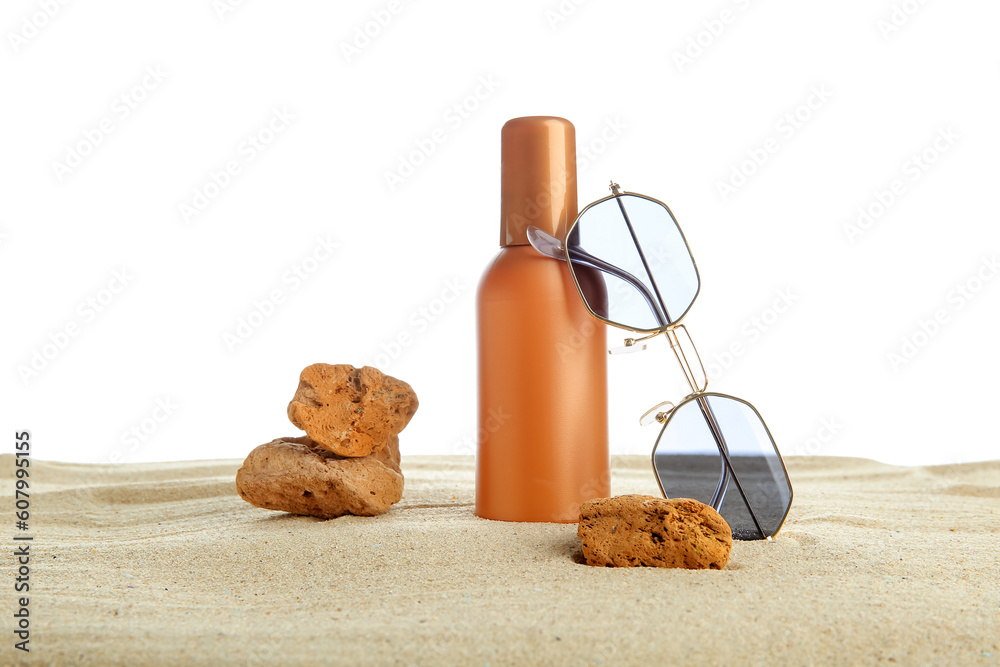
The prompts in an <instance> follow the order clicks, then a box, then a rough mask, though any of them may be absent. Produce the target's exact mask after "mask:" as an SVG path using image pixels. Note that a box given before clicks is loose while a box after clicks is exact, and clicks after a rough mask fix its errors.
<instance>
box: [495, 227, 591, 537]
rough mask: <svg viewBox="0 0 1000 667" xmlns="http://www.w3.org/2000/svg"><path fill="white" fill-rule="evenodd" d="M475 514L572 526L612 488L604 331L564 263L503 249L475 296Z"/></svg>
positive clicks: (525, 248) (521, 249) (527, 249)
mask: <svg viewBox="0 0 1000 667" xmlns="http://www.w3.org/2000/svg"><path fill="white" fill-rule="evenodd" d="M476 306H477V336H478V363H479V368H478V371H479V441H478V456H477V459H476V514H477V516H480V517H483V518H487V519H498V520H503V521H544V522H558V523H573V522H576V521H578V520H579V515H580V504H581V503H583V502H584V501H586V500H590V499H592V498H597V497H607V496H608V495H609V492H610V470H609V461H608V420H607V347H606V335H605V327H604V325H603V324H601V323H600V322H599V321H598V320H596V319H595V318H594V317H593V316H592V315H590V313H589V312H587V309H586V307H585V306H584V304H583V302H582V300H581V298H580V295H579V294H578V293H577V290H576V286H575V285H574V283H573V278H572V276H571V275H570V273H569V268H568V267H567V266H566V263H565V262H560V261H557V260H553V259H551V258H547V257H544V256H542V255H540V254H538V253H537V252H536V251H535V250H534V249H533V248H532V247H531V246H530V245H511V246H508V247H504V248H502V249H501V251H500V254H499V255H497V257H496V259H495V260H494V261H493V263H492V264H491V265H490V266H489V268H487V270H486V273H485V274H484V275H483V278H482V281H481V282H480V285H479V290H478V294H477V304H476Z"/></svg>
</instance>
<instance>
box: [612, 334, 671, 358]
mask: <svg viewBox="0 0 1000 667" xmlns="http://www.w3.org/2000/svg"><path fill="white" fill-rule="evenodd" d="M659 335H660V332H656V333H651V334H649V335H648V336H643V337H642V338H626V339H625V344H624V345H622V346H621V347H613V348H611V349H610V350H608V354H629V353H631V352H642V351H643V350H645V349H646V344H645V343H643V341H644V340H649V339H650V338H653V337H655V336H659ZM636 343H642V345H636Z"/></svg>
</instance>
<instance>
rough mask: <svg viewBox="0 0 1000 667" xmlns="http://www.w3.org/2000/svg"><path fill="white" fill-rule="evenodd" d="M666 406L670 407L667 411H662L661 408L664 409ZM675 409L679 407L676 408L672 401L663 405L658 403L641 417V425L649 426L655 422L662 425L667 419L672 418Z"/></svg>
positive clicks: (664, 402)
mask: <svg viewBox="0 0 1000 667" xmlns="http://www.w3.org/2000/svg"><path fill="white" fill-rule="evenodd" d="M665 405H669V406H670V407H668V408H667V409H666V410H661V409H660V408H662V407H663V406H665ZM675 407H677V406H675V405H674V404H673V403H672V402H671V401H663V402H662V403H658V404H656V405H654V406H653V407H651V408H650V409H649V410H646V412H644V413H643V415H642V416H641V417H639V425H640V426H649V425H650V424H652V423H653V422H659V423H660V424H662V423H663V422H665V421H667V417H669V416H670V413H671V412H672V411H673V409H674V408H675Z"/></svg>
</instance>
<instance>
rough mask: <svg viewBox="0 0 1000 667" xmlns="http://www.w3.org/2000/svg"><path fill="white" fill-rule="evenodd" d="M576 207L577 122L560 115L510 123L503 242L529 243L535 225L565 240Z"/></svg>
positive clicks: (505, 144)
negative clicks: (529, 234)
mask: <svg viewBox="0 0 1000 667" xmlns="http://www.w3.org/2000/svg"><path fill="white" fill-rule="evenodd" d="M576 206H577V203H576V129H575V128H574V127H573V123H571V122H569V121H568V120H566V119H565V118H557V117H555V116H525V117H523V118H512V119H511V120H509V121H507V122H506V123H505V124H504V126H503V130H501V132H500V245H501V246H510V245H527V243H528V235H527V231H528V227H529V226H531V225H534V226H535V227H538V228H539V229H541V230H542V231H545V232H548V233H549V234H552V235H553V236H555V237H557V238H558V239H559V240H561V241H562V240H565V238H566V228H567V227H568V226H569V225H570V224H571V223H572V222H573V220H575V219H576V214H577V210H576Z"/></svg>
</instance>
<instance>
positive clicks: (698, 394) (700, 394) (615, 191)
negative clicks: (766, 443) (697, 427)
mask: <svg viewBox="0 0 1000 667" xmlns="http://www.w3.org/2000/svg"><path fill="white" fill-rule="evenodd" d="M610 189H611V193H612V194H610V195H608V196H607V197H602V198H601V199H598V200H596V201H594V202H591V203H590V204H588V205H587V206H585V207H584V208H583V209H582V210H581V211H580V212H579V214H578V215H577V216H576V219H575V220H574V221H573V224H572V225H570V227H569V228H568V229H567V230H566V239H567V242H563V243H561V250H562V252H563V255H564V256H565V261H566V264H567V266H568V267H569V269H570V275H571V276H573V284H574V285H576V290H577V292H578V293H579V295H580V298H581V299H582V300H583V303H584V306H586V308H587V311H588V312H589V313H590V314H591V315H593V316H594V317H596V318H597V319H598V320H600V321H602V322H604V323H605V324H609V325H611V326H613V327H616V328H618V329H624V330H626V331H632V332H634V333H642V334H645V335H644V336H642V337H640V338H626V339H625V347H626V348H629V347H633V346H634V345H636V344H637V343H640V342H642V341H646V340H649V339H652V338H654V337H656V336H659V335H661V334H663V335H665V336H666V337H667V340H668V341H669V343H670V349H671V350H673V353H674V356H675V357H676V358H677V362H678V363H679V364H680V366H681V370H682V372H683V373H684V379H685V380H686V381H687V383H688V386H690V387H691V393H690V394H688V395H687V396H685V397H684V398H683V399H682V400H681V402H680V403H678V404H677V405H674V404H673V403H672V402H670V401H665V402H663V403H660V404H658V405H656V406H654V407H653V408H651V409H649V410H647V411H646V412H645V413H644V414H643V415H642V417H640V424H646V423H649V422H647V421H645V420H646V419H647V418H648V417H649V416H650V415H652V416H653V418H654V419H655V421H657V422H659V423H661V424H663V428H662V429H660V434H659V435H658V436H657V438H656V443H655V444H654V445H653V451H652V453H651V454H650V463H651V464H652V466H653V476H654V477H655V478H656V484H657V486H658V487H659V488H660V493H662V494H663V496H664V497H665V498H666V497H668V496H667V492H666V490H664V488H663V483H662V482H661V481H660V475H659V472H658V471H657V469H656V449H657V447H658V446H659V444H660V440H661V439H662V438H663V434H664V433H665V432H666V430H667V426H669V425H670V421H671V419H672V418H673V416H674V415H675V414H676V413H677V410H678V409H679V408H680V407H681V406H683V405H686V404H687V403H690V402H691V401H697V400H699V399H701V400H702V402H703V404H704V405H703V407H705V406H707V401H704V398H705V397H708V396H718V397H721V398H727V399H732V400H735V401H738V402H740V403H743V404H744V405H746V406H748V407H749V408H750V409H751V410H752V411H753V413H754V414H755V415H756V416H757V419H759V420H760V423H761V425H762V426H763V427H764V431H765V432H766V433H767V437H768V439H769V440H770V442H771V446H772V447H773V449H774V453H775V455H776V456H777V458H778V462H779V463H780V464H781V470H782V473H783V474H784V477H785V480H786V482H787V483H788V494H789V497H788V505H787V506H786V507H785V514H784V516H782V518H781V521H780V522H779V523H778V526H777V527H776V528H775V529H774V531H773V532H771V533H770V534H769V535H765V531H764V530H763V528H762V527H761V526H760V523H759V521H758V519H757V517H756V513H755V512H754V511H753V509H752V507H751V506H750V501H749V499H748V498H747V495H746V493H745V492H744V490H743V486H742V484H741V483H740V481H739V478H738V477H737V476H736V474H735V472H734V471H733V468H732V461H730V459H729V455H728V452H726V451H725V449H724V448H723V447H722V446H721V445H720V447H719V453H720V454H721V455H722V458H723V460H724V464H725V467H726V469H728V473H727V475H726V478H725V480H728V478H729V477H730V476H731V477H732V479H733V481H734V482H735V483H736V485H737V488H738V489H739V492H740V495H741V496H742V497H743V501H744V503H745V504H746V505H747V509H748V511H749V513H750V515H751V517H752V519H753V521H754V523H755V524H756V527H757V530H758V532H759V533H760V534H761V535H762V536H763V537H764V538H765V539H767V540H770V539H772V537H773V536H774V535H777V534H778V532H779V531H780V530H781V527H782V526H783V525H784V522H785V519H786V518H787V517H788V512H789V511H790V510H791V506H792V501H793V499H794V490H793V489H792V483H791V479H790V478H789V477H788V469H787V468H786V467H785V462H784V459H782V458H781V452H780V451H778V446H777V444H776V443H775V442H774V436H772V435H771V430H770V429H769V428H768V427H767V423H766V422H765V421H764V418H763V417H761V415H760V412H759V411H758V410H757V408H755V407H754V406H753V404H751V403H750V402H748V401H745V400H743V399H742V398H737V397H736V396H730V395H728V394H720V393H716V392H709V391H708V374H707V373H706V372H705V365H704V363H703V362H702V360H701V354H700V353H699V352H698V348H697V346H696V345H695V344H694V340H693V339H692V338H691V334H690V333H689V332H688V330H687V327H686V326H684V324H682V323H681V320H682V319H683V318H684V317H685V316H686V315H687V314H688V312H690V310H691V307H692V306H694V302H695V301H696V300H697V299H698V295H699V294H700V293H701V274H700V273H699V272H698V264H697V263H696V262H695V259H694V255H693V254H692V253H691V246H690V245H689V244H688V241H687V237H686V236H685V235H684V230H683V229H681V226H680V224H678V222H677V218H676V217H674V213H673V211H671V210H670V207H669V206H667V205H666V204H665V203H663V202H662V201H660V200H658V199H654V198H653V197H648V196H646V195H641V194H638V193H635V192H626V191H623V190H620V186H619V185H618V184H617V183H615V182H614V181H612V182H611V185H610ZM622 195H629V196H631V197H639V198H641V199H645V200H647V201H650V202H653V203H654V204H658V205H660V206H662V207H663V208H664V209H666V211H667V214H668V215H669V216H670V221H671V222H672V223H673V224H674V226H675V227H676V228H677V231H678V232H679V233H680V237H681V240H682V241H683V242H684V248H685V250H687V253H688V257H690V258H691V265H692V266H693V267H694V271H695V277H696V278H697V282H698V287H697V289H696V290H695V293H694V295H693V296H692V297H691V303H690V304H688V307H687V308H686V309H685V310H684V312H683V313H681V314H680V316H678V317H675V318H673V320H672V321H671V322H670V324H667V325H663V326H660V327H656V328H654V329H637V328H635V327H630V326H627V325H624V324H621V323H620V322H614V321H612V320H610V319H608V318H606V317H602V316H601V315H599V314H598V313H596V312H595V311H594V310H593V308H591V307H590V303H589V302H588V300H587V297H586V294H585V293H584V291H583V289H582V288H581V287H580V281H579V279H578V278H577V275H576V272H575V271H574V270H573V262H572V261H570V250H569V244H568V239H569V238H570V236H571V235H572V233H573V231H574V230H575V229H576V227H577V224H578V223H579V222H580V219H581V218H583V216H584V214H585V213H586V212H587V211H588V210H589V209H591V208H592V207H594V206H597V205H598V204H602V203H604V202H606V201H609V200H611V199H616V200H618V203H619V206H622V214H623V215H624V216H625V219H626V221H627V220H628V215H627V214H626V213H625V210H624V206H623V205H622V203H621V199H620V197H621V196H622ZM633 242H634V243H635V245H636V248H637V249H638V250H639V253H640V257H641V258H642V262H643V264H644V265H646V259H645V256H644V255H643V254H642V249H641V247H640V245H639V242H638V239H635V238H634V236H633ZM646 270H647V272H649V273H650V277H651V278H652V273H651V272H650V270H649V267H648V265H647V266H646ZM660 300H661V301H662V298H661V299H660ZM661 305H662V304H661ZM678 331H683V332H684V335H685V337H686V338H687V340H688V342H689V343H690V345H691V349H692V350H693V351H694V357H695V359H696V360H697V362H698V367H700V369H701V377H702V378H703V379H702V380H701V381H699V380H698V376H696V375H695V372H694V366H693V365H692V363H691V361H690V360H688V356H687V354H685V352H684V349H683V345H682V344H681V339H680V338H679V337H678V335H677V332H678ZM612 353H613V352H612ZM668 404H669V405H670V408H669V409H667V410H663V411H658V412H656V413H655V414H653V412H654V411H655V410H657V408H661V407H663V406H665V405H668ZM713 421H714V417H713ZM715 428H716V429H718V428H719V426H718V424H716V425H715ZM730 474H731V475H730ZM725 480H723V481H725ZM720 488H721V484H720ZM716 495H718V494H716ZM720 503H721V501H720ZM716 509H717V510H718V509H721V507H717V508H716Z"/></svg>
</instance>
